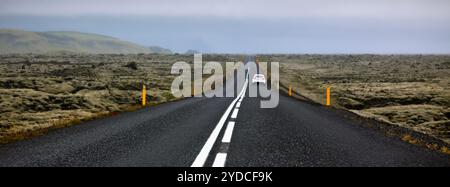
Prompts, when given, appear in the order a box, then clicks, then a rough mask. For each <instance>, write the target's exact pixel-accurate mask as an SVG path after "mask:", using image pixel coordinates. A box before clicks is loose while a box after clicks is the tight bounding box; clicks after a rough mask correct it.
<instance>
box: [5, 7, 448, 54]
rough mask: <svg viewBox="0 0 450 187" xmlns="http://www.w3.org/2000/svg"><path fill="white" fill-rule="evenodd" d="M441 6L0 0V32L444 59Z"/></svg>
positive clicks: (178, 47) (176, 46)
mask: <svg viewBox="0 0 450 187" xmlns="http://www.w3.org/2000/svg"><path fill="white" fill-rule="evenodd" d="M449 23H450V1H448V0H309V1H305V0H223V1H214V0H189V1H188V0H147V1H144V0H135V1H130V0H128V1H118V0H96V1H93V0H39V1H34V0H0V27H2V28H18V29H27V30H35V31H45V30H77V31H82V32H96V33H99V34H106V35H112V36H115V37H118V38H121V39H124V40H130V41H133V42H136V43H139V44H142V45H161V46H163V47H167V48H171V49H173V50H175V51H179V52H183V51H185V50H187V49H191V48H193V49H198V50H201V51H204V52H250V53H270V52H281V53H292V52H298V53H450V26H449V25H450V24H449Z"/></svg>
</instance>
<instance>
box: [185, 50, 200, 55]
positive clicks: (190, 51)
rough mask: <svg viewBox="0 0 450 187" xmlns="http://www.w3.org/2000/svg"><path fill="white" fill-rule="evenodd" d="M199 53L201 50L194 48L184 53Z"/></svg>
mask: <svg viewBox="0 0 450 187" xmlns="http://www.w3.org/2000/svg"><path fill="white" fill-rule="evenodd" d="M198 53H200V51H197V50H194V49H189V50H187V51H186V52H185V53H184V54H187V55H192V54H198Z"/></svg>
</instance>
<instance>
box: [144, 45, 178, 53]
mask: <svg viewBox="0 0 450 187" xmlns="http://www.w3.org/2000/svg"><path fill="white" fill-rule="evenodd" d="M148 48H149V49H150V50H151V51H153V52H154V53H161V54H171V53H172V51H171V50H170V49H166V48H162V47H159V46H151V47H148Z"/></svg>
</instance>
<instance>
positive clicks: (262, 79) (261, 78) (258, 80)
mask: <svg viewBox="0 0 450 187" xmlns="http://www.w3.org/2000/svg"><path fill="white" fill-rule="evenodd" d="M252 83H253V84H254V83H257V84H259V83H263V84H266V78H265V77H264V75H263V74H255V75H253V78H252Z"/></svg>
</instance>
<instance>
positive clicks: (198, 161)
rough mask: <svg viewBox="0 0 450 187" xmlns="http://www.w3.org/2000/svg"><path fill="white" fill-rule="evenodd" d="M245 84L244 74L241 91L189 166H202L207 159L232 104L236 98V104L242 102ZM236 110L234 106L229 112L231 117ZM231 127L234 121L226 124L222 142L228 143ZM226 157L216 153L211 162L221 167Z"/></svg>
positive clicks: (245, 88)
mask: <svg viewBox="0 0 450 187" xmlns="http://www.w3.org/2000/svg"><path fill="white" fill-rule="evenodd" d="M247 84H248V76H246V79H245V83H244V86H243V87H242V89H241V92H240V93H239V95H238V96H237V97H236V98H235V99H234V100H233V102H231V104H230V106H228V108H227V110H226V111H225V113H224V114H223V115H222V117H221V118H220V120H219V122H218V123H217V125H216V127H215V128H214V130H213V132H212V133H211V135H210V136H209V138H208V140H206V143H205V145H203V148H202V150H201V151H200V153H199V154H198V155H197V157H196V158H195V160H194V163H192V165H191V167H203V166H204V164H205V162H206V159H208V156H209V153H210V152H211V149H212V147H213V145H214V143H215V142H216V140H217V137H218V136H219V134H220V131H221V130H222V127H223V125H224V124H225V122H226V121H227V118H228V116H229V114H230V112H231V110H232V109H233V107H234V105H235V104H236V102H238V100H239V103H238V105H239V106H240V105H241V104H240V103H241V102H242V99H243V98H244V96H245V92H246V90H247ZM239 106H237V107H239ZM238 112H239V109H237V108H235V109H234V111H233V113H232V114H231V118H233V119H235V118H236V117H237V114H238ZM233 128H234V122H232V121H230V122H229V123H228V125H227V129H226V130H225V134H224V137H223V139H222V142H225V143H229V142H230V140H231V134H232V133H233ZM226 157H227V154H226V153H217V155H216V158H215V160H214V163H213V167H223V166H225V161H226Z"/></svg>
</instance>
